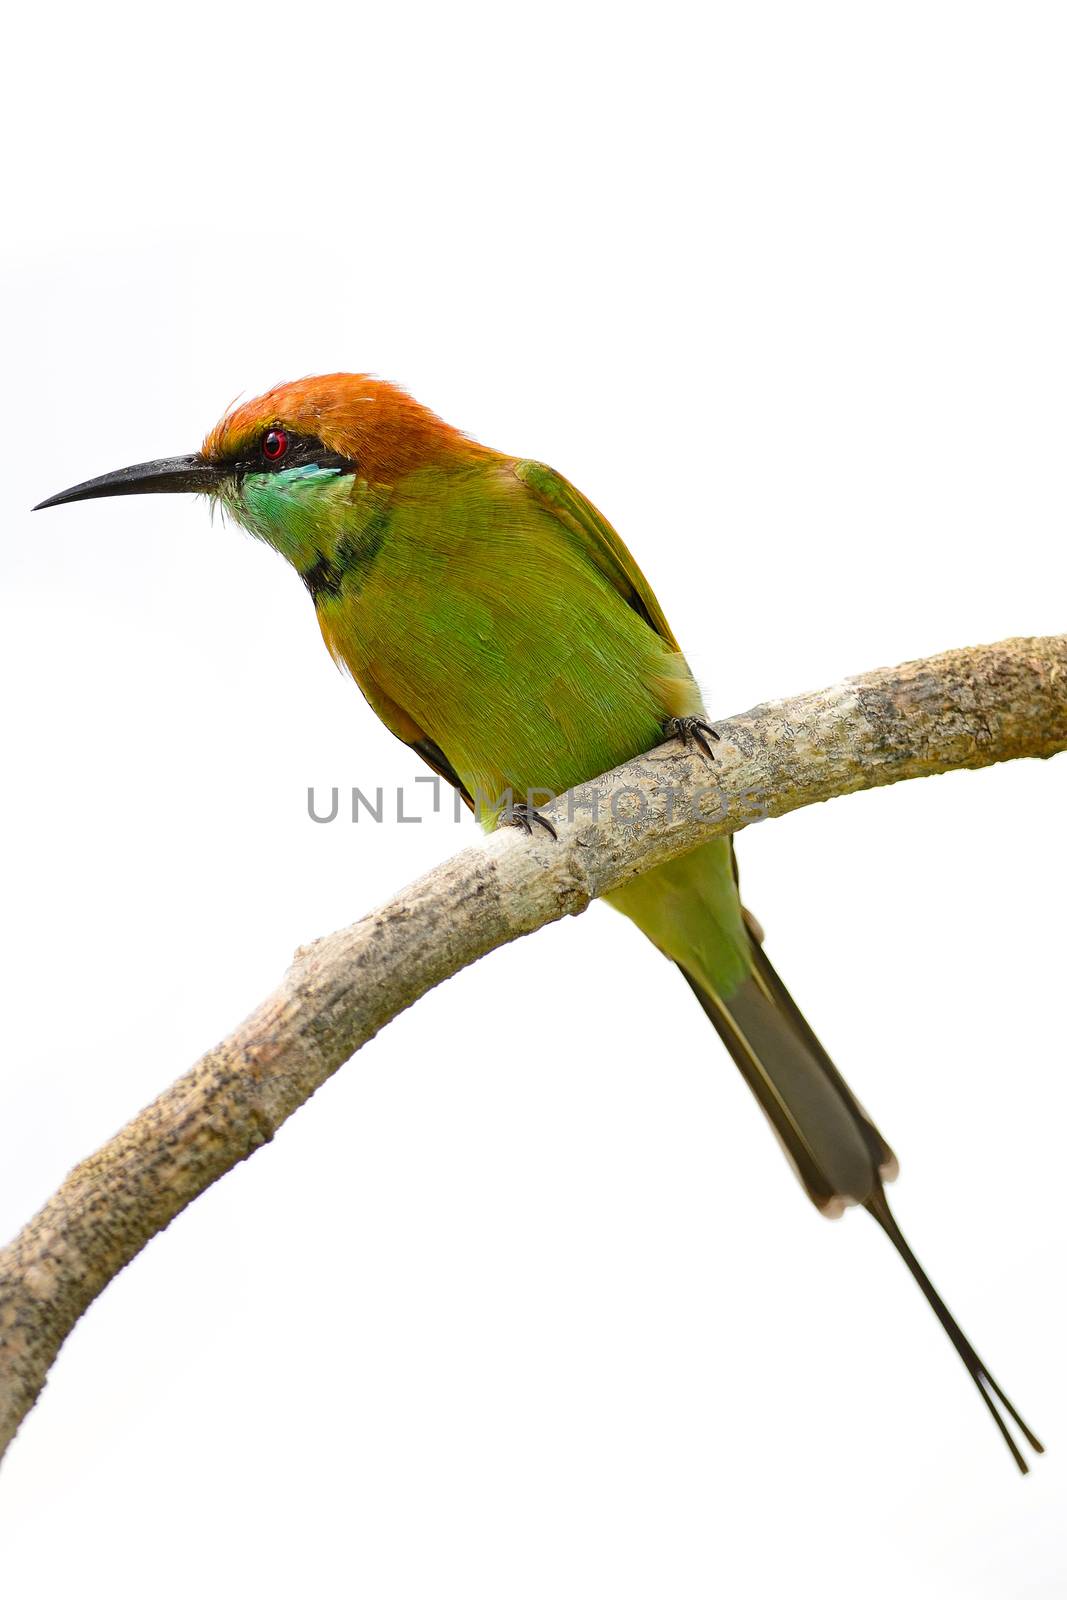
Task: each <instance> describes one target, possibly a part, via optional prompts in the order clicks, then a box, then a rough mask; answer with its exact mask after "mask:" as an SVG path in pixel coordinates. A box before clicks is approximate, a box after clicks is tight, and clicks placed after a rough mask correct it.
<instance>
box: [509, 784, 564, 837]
mask: <svg viewBox="0 0 1067 1600" xmlns="http://www.w3.org/2000/svg"><path fill="white" fill-rule="evenodd" d="M541 793H542V794H545V793H547V790H544V789H542V790H541ZM535 823H540V825H541V827H542V828H544V829H545V831H546V832H547V833H550V834H551V835H552V837H553V839H558V838H559V835H558V834H557V832H556V830H555V828H554V827H553V825H552V823H551V822H549V820H548V818H547V817H543V816H542V815H541V813H540V811H538V810H537V808H536V806H535V805H534V803H533V792H532V791H531V792H530V793H529V794H528V795H527V797H526V799H525V800H512V799H511V797H510V794H509V797H508V800H507V802H506V804H505V805H504V806H503V807H502V809H501V812H500V817H499V820H498V821H497V827H498V828H521V829H522V831H523V832H524V833H527V834H532V833H533V831H534V824H535Z"/></svg>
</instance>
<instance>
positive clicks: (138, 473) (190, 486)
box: [33, 456, 225, 511]
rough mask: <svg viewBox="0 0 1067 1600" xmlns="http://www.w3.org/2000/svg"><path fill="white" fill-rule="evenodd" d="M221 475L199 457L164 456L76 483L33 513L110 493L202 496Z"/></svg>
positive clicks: (216, 482) (213, 486) (209, 463)
mask: <svg viewBox="0 0 1067 1600" xmlns="http://www.w3.org/2000/svg"><path fill="white" fill-rule="evenodd" d="M224 475H225V474H224V472H223V471H222V470H221V469H220V468H219V467H215V466H212V464H211V462H210V461H205V460H204V458H203V456H166V457H165V458H164V459H163V460H162V461H142V462H140V463H139V464H138V465H137V466H136V467H120V468H119V470H118V472H105V473H104V476H103V477H102V478H90V479H89V481H88V482H87V483H76V484H75V485H74V487H73V489H64V490H63V492H62V493H61V494H54V495H53V496H52V497H51V499H50V500H42V501H41V503H40V505H39V506H34V508H33V509H34V510H35V511H44V510H45V508H46V507H47V506H62V505H66V503H67V501H68V500H98V499H100V498H101V497H102V496H103V495H110V494H206V493H207V492H208V490H210V489H214V488H217V487H218V485H219V483H220V482H221V481H222V478H223V477H224Z"/></svg>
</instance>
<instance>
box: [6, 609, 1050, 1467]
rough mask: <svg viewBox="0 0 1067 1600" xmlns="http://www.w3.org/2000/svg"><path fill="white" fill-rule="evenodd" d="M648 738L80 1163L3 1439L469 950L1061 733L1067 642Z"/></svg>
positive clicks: (923, 667)
mask: <svg viewBox="0 0 1067 1600" xmlns="http://www.w3.org/2000/svg"><path fill="white" fill-rule="evenodd" d="M717 726H718V731H719V734H720V743H719V744H718V745H717V746H716V761H715V764H714V766H710V765H709V764H708V762H707V760H706V758H705V757H704V756H703V755H702V754H701V753H700V751H699V750H697V749H696V748H695V747H693V746H690V747H689V748H688V749H686V748H683V747H682V745H681V744H680V743H679V742H678V741H673V742H672V743H669V744H666V745H661V746H660V747H659V748H658V749H656V750H653V751H650V752H649V753H648V754H647V755H643V756H640V757H638V758H637V759H636V760H633V761H630V762H628V763H627V764H626V765H625V766H623V767H620V768H618V769H617V770H616V771H615V772H613V773H608V774H607V775H605V776H604V777H601V778H597V779H595V780H593V781H592V782H590V783H588V784H586V785H584V786H583V787H582V788H581V789H580V790H575V791H572V792H571V794H569V795H565V796H563V797H562V798H561V799H560V800H559V801H557V802H556V804H555V805H554V806H552V807H548V808H545V814H546V815H547V816H549V817H550V818H551V820H552V822H553V823H554V825H555V827H556V830H557V832H558V839H557V840H555V841H553V840H552V839H551V838H550V837H549V835H548V834H547V832H545V831H544V830H542V829H540V828H536V829H535V831H534V833H533V835H532V837H527V836H526V835H525V834H523V833H522V832H521V831H519V830H518V829H513V828H507V829H501V830H499V831H497V832H496V833H494V834H492V835H491V836H490V837H488V838H486V839H483V840H480V841H479V842H478V843H476V844H473V845H471V846H470V847H469V848H468V849H466V850H464V851H462V852H461V853H460V854H459V855H457V856H455V857H453V858H452V859H451V860H449V861H446V862H445V863H444V864H443V865H442V866H440V867H437V868H435V869H434V870H433V871H432V872H430V873H427V874H426V876H425V877H422V878H420V879H419V880H418V881H417V882H415V883H413V884H411V885H410V886H409V887H408V888H406V889H404V890H402V891H401V893H400V894H398V895H397V896H396V897H395V898H394V899H393V900H391V901H390V902H389V903H388V904H387V905H385V906H382V907H381V908H380V909H379V910H377V911H374V912H371V913H370V915H368V916H366V917H363V918H362V919H361V920H360V921H359V922H356V923H354V924H353V925H352V926H351V927H349V928H345V929H343V930H341V931H340V932H337V933H332V934H330V935H328V936H327V937H326V938H323V939H319V940H317V941H316V942H315V943H314V944H311V945H308V946H306V947H304V948H302V949H300V950H298V951H297V952H296V955H295V957H294V959H293V963H292V965H291V967H290V968H289V971H288V972H287V973H286V975H285V977H284V978H283V980H282V983H281V985H280V986H279V988H278V989H276V990H275V992H274V993H273V994H272V995H270V996H269V998H268V999H266V1000H265V1001H264V1002H263V1004H262V1005H261V1006H260V1007H259V1008H258V1010H256V1011H255V1012H253V1014H252V1015H251V1016H250V1017H249V1018H248V1019H247V1020H246V1021H245V1022H243V1023H242V1024H241V1026H240V1027H239V1028H237V1029H236V1031H235V1032H234V1033H232V1034H231V1035H230V1037H229V1038H228V1039H226V1040H224V1041H223V1042H222V1043H221V1044H219V1045H218V1046H216V1048H215V1049H213V1050H211V1051H209V1052H208V1053H207V1055H205V1056H204V1057H203V1058H202V1059H201V1060H200V1061H198V1062H197V1064H196V1065H195V1066H194V1067H193V1068H192V1069H191V1071H189V1072H188V1073H186V1074H185V1075H184V1076H183V1077H182V1078H180V1079H179V1080H178V1081H177V1082H176V1083H175V1084H173V1085H172V1086H171V1087H170V1088H169V1089H167V1090H166V1091H165V1092H164V1093H163V1094H161V1095H160V1096H159V1098H158V1099H157V1100H155V1101H154V1102H153V1103H152V1104H151V1105H150V1106H148V1107H147V1109H146V1110H144V1111H142V1112H141V1113H140V1114H139V1115H138V1116H136V1117H135V1118H134V1119H133V1121H132V1122H130V1123H128V1124H127V1126H126V1127H125V1128H123V1129H122V1131H121V1132H120V1133H118V1134H116V1136H115V1137H114V1138H113V1139H112V1140H110V1141H109V1142H108V1143H107V1144H106V1145H104V1147H103V1148H102V1149H101V1150H98V1151H97V1152H96V1154H95V1155H92V1156H90V1157H89V1158H88V1160H86V1161H83V1162H82V1163H81V1165H80V1166H78V1167H75V1169H74V1171H73V1172H72V1173H71V1174H70V1176H69V1177H68V1178H67V1179H66V1180H65V1182H64V1183H63V1184H62V1185H61V1187H60V1188H59V1189H58V1190H57V1192H56V1193H55V1195H53V1197H52V1198H51V1199H50V1200H49V1201H48V1202H47V1204H46V1205H45V1206H44V1207H43V1208H42V1210H41V1211H40V1212H38V1214H37V1216H36V1217H34V1218H33V1219H32V1221H30V1222H29V1223H28V1224H27V1225H26V1227H25V1228H24V1229H23V1230H22V1232H21V1233H20V1234H19V1235H18V1236H17V1238H15V1239H14V1240H13V1241H12V1243H11V1244H9V1245H8V1246H7V1248H6V1249H4V1250H3V1251H0V1453H2V1451H3V1450H4V1449H6V1447H7V1445H8V1444H9V1443H10V1441H11V1439H12V1438H13V1437H14V1434H15V1432H16V1430H17V1428H18V1427H19V1424H20V1423H21V1421H22V1419H23V1417H25V1415H26V1413H27V1412H28V1411H29V1410H30V1408H31V1407H32V1406H33V1404H34V1402H35V1400H36V1399H37V1396H38V1394H39V1393H40V1391H41V1389H42V1388H43V1386H44V1382H45V1379H46V1376H47V1373H48V1370H49V1368H50V1366H51V1364H52V1362H53V1361H54V1360H55V1357H56V1355H57V1354H58V1351H59V1349H60V1346H61V1345H62V1343H63V1341H64V1339H65V1338H66V1336H67V1334H68V1333H69V1332H70V1330H71V1329H72V1328H73V1326H74V1324H75V1323H76V1322H77V1320H78V1318H79V1317H80V1316H81V1314H82V1312H83V1311H85V1310H86V1308H87V1307H88V1306H89V1305H90V1304H91V1303H92V1301H93V1300H94V1299H95V1298H96V1296H97V1295H98V1294H99V1293H100V1291H101V1290H102V1289H103V1288H104V1286H105V1285H106V1284H107V1283H108V1282H109V1281H110V1280H111V1279H112V1278H113V1277H114V1276H115V1275H116V1273H118V1272H119V1271H120V1270H121V1269H122V1268H123V1267H124V1266H125V1265H126V1263H127V1262H128V1261H130V1260H131V1259H132V1258H133V1257H134V1256H135V1255H136V1254H137V1253H138V1251H139V1250H141V1249H142V1248H143V1247H144V1245H145V1244H147V1242H148V1240H149V1239H151V1238H152V1236H153V1235H154V1234H156V1233H158V1232H159V1231H160V1229H162V1228H165V1227H166V1225H167V1224H168V1223H169V1222H170V1221H171V1219H172V1218H173V1217H175V1216H176V1215H177V1214H178V1212H179V1211H181V1210H183V1209H184V1207H185V1206H187V1205H188V1204H189V1203H190V1201H192V1200H194V1199H195V1198H196V1197H197V1195H199V1194H202V1193H203V1191H204V1190H205V1189H206V1188H207V1187H208V1186H209V1185H210V1184H212V1183H214V1182H215V1180H216V1178H219V1177H221V1176H222V1174H223V1173H224V1172H228V1171H229V1170H230V1168H231V1167H234V1166H236V1165H237V1163H238V1162H240V1161H243V1160H244V1159H245V1158H246V1157H247V1156H250V1155H251V1154H252V1153H253V1152H254V1151H255V1150H256V1149H257V1148H258V1147H259V1146H260V1145H261V1144H265V1143H266V1142H267V1141H268V1140H269V1139H270V1138H272V1136H273V1134H274V1131H275V1129H276V1128H278V1127H279V1126H280V1125H281V1124H282V1123H283V1122H284V1121H285V1119H286V1118H287V1117H288V1116H290V1115H291V1114H292V1113H293V1112H294V1111H295V1110H296V1109H297V1107H298V1106H300V1105H302V1104H303V1103H304V1101H305V1100H307V1099H308V1098H309V1097H310V1096H311V1095H312V1094H314V1092H315V1090H316V1089H317V1088H318V1087H319V1085H320V1084H322V1083H323V1082H324V1081H325V1080H326V1079H327V1078H328V1077H329V1076H330V1075H331V1074H332V1073H333V1072H335V1071H336V1070H337V1068H338V1067H340V1066H341V1065H342V1063H343V1062H345V1061H347V1060H348V1059H349V1057H350V1056H352V1055H353V1054H354V1053H355V1052H356V1051H357V1050H358V1049H359V1048H360V1046H361V1045H363V1044H365V1043H366V1042H367V1040H368V1039H371V1038H373V1037H374V1035H375V1034H376V1033H377V1032H378V1030H379V1029H380V1028H382V1027H384V1026H385V1024H386V1023H387V1022H389V1021H390V1020H391V1019H392V1018H393V1017H395V1016H396V1015H397V1014H398V1013H399V1012H401V1011H403V1010H404V1009H405V1008H406V1007H407V1006H409V1005H411V1004H412V1003H413V1002H414V1001H415V1000H417V999H418V998H419V996H420V995H423V994H425V993H426V991H427V990H428V989H431V988H433V987H434V985H435V984H438V983H441V982H442V981H443V980H444V979H445V978H448V977H451V976H452V974H453V973H455V972H458V971H459V970H460V969H461V968H462V967H465V966H468V965H469V964H470V963H471V962H473V961H476V960H477V959H478V957H479V956H482V955H485V954H486V953H487V952H488V951H490V950H493V949H495V948H496V947H497V946H498V945H502V944H506V943H507V942H508V941H509V940H512V939H516V938H518V937H519V936H520V935H522V934H526V933H532V932H533V931H534V930H535V929H537V928H540V927H543V926H544V925H545V924H546V923H548V922H553V921H555V920H556V919H557V918H558V917H563V916H567V915H576V914H577V913H578V912H580V911H584V910H585V908H586V906H587V905H588V904H589V902H590V901H591V900H593V899H595V898H596V897H597V896H598V895H601V894H603V893H605V892H606V891H607V890H610V889H614V888H617V887H618V886H619V885H620V884H621V883H623V882H625V881H626V879H628V878H629V877H631V876H633V875H634V874H636V873H638V872H640V871H642V870H643V869H644V868H646V867H651V866H654V865H655V864H657V863H659V862H661V861H665V860H667V859H668V858H669V857H671V856H675V855H680V854H682V853H683V852H684V851H686V850H688V849H691V848H692V847H693V846H694V845H696V844H699V843H702V842H704V841H705V840H707V839H709V838H712V837H714V836H715V835H717V834H724V833H735V832H738V831H739V830H740V829H742V828H744V827H746V826H748V825H749V824H750V823H752V822H753V821H757V820H760V819H762V818H763V817H775V816H781V815H783V814H784V813H785V812H788V811H793V810H796V809H797V808H798V807H800V806H806V805H813V804H814V803H816V802H817V801H822V800H829V799H831V798H833V797H835V796H838V795H844V794H852V793H854V792H855V791H856V790H858V789H871V788H876V787H878V786H879V785H882V784H887V783H896V782H899V781H900V780H901V779H904V778H921V777H926V776H929V775H930V774H933V773H938V772H948V771H953V770H956V769H959V768H964V767H984V766H989V765H991V764H992V763H994V762H998V761H1008V760H1012V759H1015V758H1018V757H1022V756H1036V757H1046V756H1051V755H1053V754H1055V753H1056V752H1057V751H1061V750H1064V749H1067V636H1057V637H1054V638H1040V639H1008V640H1005V641H1004V642H1002V643H1000V644H995V645H988V646H980V647H977V648H972V649H964V650H953V651H948V652H947V653H945V654H944V655H940V656H934V657H931V658H930V659H928V660H924V661H914V662H908V663H906V664H905V665H904V666H900V667H895V668H891V669H884V670H880V671H876V672H868V673H865V674H863V675H862V676H861V677H857V678H848V679H846V680H845V681H844V682H842V683H838V684H835V685H833V686H832V687H830V688H828V689H822V690H819V691H817V692H815V693H812V694H801V695H796V696H794V697H793V698H791V699H788V700H780V701H775V702H773V703H770V704H767V705H762V706H757V707H756V708H755V709H754V710H752V711H747V712H744V713H742V714H741V715H740V716H735V717H730V718H729V719H727V720H726V721H724V722H720V723H719V724H718V725H717Z"/></svg>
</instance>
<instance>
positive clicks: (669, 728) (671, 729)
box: [663, 717, 719, 761]
mask: <svg viewBox="0 0 1067 1600" xmlns="http://www.w3.org/2000/svg"><path fill="white" fill-rule="evenodd" d="M663 732H664V734H665V735H666V736H667V738H668V739H681V741H682V743H683V745H685V747H686V749H688V748H689V746H690V744H698V745H699V746H700V748H701V750H703V752H704V754H705V755H706V756H707V758H708V760H709V761H714V760H715V752H714V751H713V750H712V748H711V745H710V744H709V743H708V740H709V739H716V740H717V739H718V737H719V735H718V734H717V733H716V732H715V729H714V728H713V727H712V726H711V723H710V722H705V721H704V718H703V717H668V718H667V720H666V722H665V723H664V724H663Z"/></svg>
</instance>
